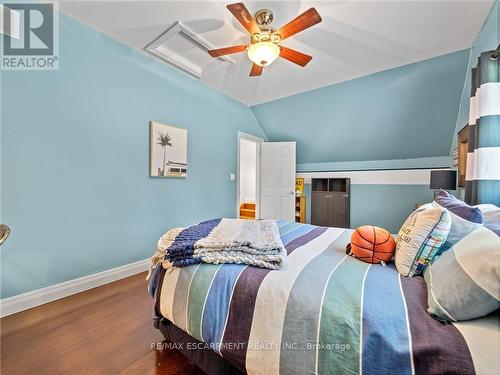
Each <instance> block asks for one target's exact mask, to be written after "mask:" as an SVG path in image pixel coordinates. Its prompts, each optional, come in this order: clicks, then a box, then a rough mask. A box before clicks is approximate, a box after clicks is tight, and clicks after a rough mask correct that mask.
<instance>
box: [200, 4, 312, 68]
mask: <svg viewBox="0 0 500 375" xmlns="http://www.w3.org/2000/svg"><path fill="white" fill-rule="evenodd" d="M227 9H229V11H230V12H231V13H232V14H233V16H234V17H235V18H236V19H237V20H238V21H239V22H240V23H241V24H242V25H243V27H244V28H245V29H246V30H247V31H248V32H249V33H250V44H249V45H246V44H242V45H238V46H232V47H226V48H219V49H213V50H210V51H208V53H209V54H210V56H212V57H219V56H223V55H230V54H232V53H238V52H244V51H247V53H248V58H249V59H250V60H252V62H253V65H252V69H251V70H250V77H255V76H260V75H261V74H262V69H263V68H264V67H265V66H268V65H270V64H271V63H272V62H273V61H274V60H276V59H277V58H278V56H281V57H283V58H284V59H286V60H288V61H291V62H293V63H295V64H297V65H300V66H302V67H303V66H306V65H307V63H308V62H309V61H311V59H312V56H309V55H306V54H304V53H301V52H298V51H295V50H293V49H290V48H287V47H284V46H280V45H279V43H280V42H281V41H282V40H285V39H286V38H288V37H290V36H292V35H295V34H297V33H299V32H301V31H303V30H305V29H307V28H309V27H311V26H313V25H316V24H317V23H320V22H321V17H320V15H319V13H318V12H317V11H316V9H314V8H310V9H308V10H306V11H305V12H304V13H302V14H301V15H300V16H298V17H296V18H294V19H293V20H291V21H290V22H288V23H287V24H286V25H284V26H282V27H280V28H279V29H278V30H275V29H274V28H272V27H271V26H270V24H271V22H272V21H273V12H271V11H270V10H269V9H261V10H259V11H257V13H256V14H255V19H254V18H253V17H252V15H251V14H250V12H249V11H248V9H247V8H246V7H245V5H244V4H243V3H236V4H229V5H228V6H227Z"/></svg>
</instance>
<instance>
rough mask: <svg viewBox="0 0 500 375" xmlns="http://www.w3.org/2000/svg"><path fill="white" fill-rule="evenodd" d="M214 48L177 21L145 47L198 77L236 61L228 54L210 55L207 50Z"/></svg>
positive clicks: (160, 57) (162, 58) (153, 53)
mask: <svg viewBox="0 0 500 375" xmlns="http://www.w3.org/2000/svg"><path fill="white" fill-rule="evenodd" d="M213 48H214V46H213V45H212V44H210V43H209V42H207V41H206V40H205V39H203V38H202V37H201V36H199V35H197V34H196V33H195V32H194V31H192V30H191V29H190V28H188V27H187V26H186V25H184V24H183V23H182V22H176V23H175V24H174V25H173V26H172V27H170V28H169V29H168V30H167V31H165V32H164V33H162V34H161V35H160V36H159V37H158V38H156V39H155V40H154V41H152V42H151V43H150V44H148V45H147V46H146V47H145V48H144V49H145V50H146V51H147V52H149V53H151V54H152V55H154V56H156V57H158V58H159V59H161V60H163V61H165V62H168V63H170V64H172V65H174V66H176V67H177V68H180V69H182V70H184V71H185V72H187V73H189V74H191V75H193V76H195V77H196V78H201V77H202V76H204V75H206V74H208V73H210V72H212V71H215V70H218V69H220V68H222V67H224V66H225V65H226V64H228V63H234V62H235V61H234V60H232V59H231V58H229V57H227V56H221V57H220V58H218V59H214V58H212V57H210V55H209V54H208V52H207V51H208V50H210V49H213Z"/></svg>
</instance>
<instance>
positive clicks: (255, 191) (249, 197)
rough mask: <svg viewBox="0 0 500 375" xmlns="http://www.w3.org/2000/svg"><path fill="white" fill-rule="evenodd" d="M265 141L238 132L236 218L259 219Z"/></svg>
mask: <svg viewBox="0 0 500 375" xmlns="http://www.w3.org/2000/svg"><path fill="white" fill-rule="evenodd" d="M262 141H263V139H261V138H258V137H254V136H252V135H249V134H245V133H242V132H238V176H237V177H238V178H237V181H238V190H237V192H238V198H237V207H236V210H237V214H236V217H238V218H241V219H248V220H255V219H258V218H259V212H260V211H259V208H260V207H259V204H260V143H261V142H262Z"/></svg>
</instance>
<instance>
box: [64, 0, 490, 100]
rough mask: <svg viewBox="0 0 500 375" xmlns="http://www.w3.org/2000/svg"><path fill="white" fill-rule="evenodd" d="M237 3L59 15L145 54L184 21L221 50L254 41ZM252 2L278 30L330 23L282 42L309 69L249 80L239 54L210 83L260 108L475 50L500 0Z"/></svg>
mask: <svg viewBox="0 0 500 375" xmlns="http://www.w3.org/2000/svg"><path fill="white" fill-rule="evenodd" d="M233 2H237V1H235V0H234V1H210V0H206V1H186V0H184V1H63V2H60V4H59V9H60V10H61V11H62V12H63V13H65V14H67V15H69V16H71V17H73V18H76V19H77V20H79V21H81V22H83V23H85V24H87V25H89V26H91V27H93V28H94V29H96V30H98V31H100V32H102V33H104V34H107V35H109V36H111V37H113V38H115V39H117V40H119V41H121V42H123V43H125V44H128V45H129V46H131V47H133V48H135V49H137V50H143V49H144V47H145V46H146V45H147V44H149V43H150V42H151V41H152V40H153V39H155V38H156V37H158V36H159V35H160V34H161V33H162V32H164V31H165V30H166V29H167V28H169V27H170V26H172V25H173V24H174V23H175V22H176V21H181V22H183V23H184V24H185V25H187V26H188V27H189V28H191V29H192V30H193V31H194V32H196V33H197V34H198V35H200V36H202V37H203V38H204V39H205V40H207V41H208V42H210V43H211V44H213V45H214V46H215V47H216V48H221V47H226V46H231V45H235V44H243V43H247V42H248V34H247V33H246V32H245V30H244V29H243V27H242V26H241V25H240V24H239V23H238V22H237V21H236V20H235V19H234V18H233V17H232V15H231V14H230V13H229V11H228V10H227V9H226V8H225V6H226V5H227V4H230V3H233ZM244 3H245V5H246V6H247V8H248V10H249V11H250V12H251V13H252V14H254V13H255V12H256V11H257V10H258V9H261V8H268V9H271V10H272V11H273V12H274V22H273V26H274V27H275V28H278V27H279V26H281V25H283V24H285V23H286V22H288V21H289V20H291V19H293V18H294V17H296V16H297V15H298V14H300V13H302V12H303V11H305V10H306V9H308V8H309V7H311V6H314V7H315V8H316V9H317V10H318V12H319V14H320V15H321V17H322V18H323V22H322V23H320V24H318V25H316V26H313V27H311V28H310V29H307V30H305V31H303V32H302V33H299V34H297V35H294V36H292V37H290V38H289V39H287V40H285V41H283V42H282V44H283V45H284V46H287V47H290V48H293V49H296V50H298V51H301V52H304V53H306V54H309V55H312V56H313V60H312V61H311V62H310V63H309V65H308V66H307V67H305V68H301V67H299V66H297V65H295V64H293V63H290V62H289V61H286V60H284V59H278V60H276V61H275V62H274V63H273V64H272V65H271V66H269V67H267V68H265V69H264V72H263V75H262V76H261V77H249V76H248V73H249V72H250V67H251V62H250V60H248V58H247V57H246V54H245V53H241V54H235V55H231V58H232V59H234V60H235V61H236V64H226V66H225V67H223V68H222V69H220V70H217V71H215V72H210V73H208V74H206V75H205V76H203V77H202V81H203V82H205V83H206V84H207V85H209V86H211V87H213V88H215V89H217V90H219V91H222V92H223V93H225V94H226V95H229V96H231V97H233V98H235V99H237V100H239V101H241V102H243V103H245V104H248V105H255V104H259V103H263V102H266V101H270V100H273V99H277V98H281V97H285V96H289V95H293V94H297V93H300V92H303V91H307V90H312V89H315V88H318V87H322V86H327V85H331V84H334V83H338V82H342V81H346V80H349V79H353V78H357V77H361V76H364V75H367V74H371V73H374V72H378V71H382V70H386V69H390V68H394V67H396V66H401V65H405V64H409V63H412V62H416V61H420V60H424V59H428V58H431V57H435V56H439V55H443V54H446V53H449V52H453V51H458V50H461V49H464V48H469V47H470V46H471V45H472V42H473V40H474V38H475V36H476V35H477V33H478V31H479V29H480V28H481V25H482V24H483V22H484V20H485V18H486V16H487V14H488V11H489V9H490V7H491V5H492V3H493V0H472V1H455V0H445V1H443V0H441V1H438V0H428V1H422V0H420V1H406V0H399V1H355V0H336V1H326V0H324V1H308V0H294V1H245V2H244Z"/></svg>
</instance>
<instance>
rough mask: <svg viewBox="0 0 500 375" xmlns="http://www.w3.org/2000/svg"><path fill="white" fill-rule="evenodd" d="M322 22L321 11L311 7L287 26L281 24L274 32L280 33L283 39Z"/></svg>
mask: <svg viewBox="0 0 500 375" xmlns="http://www.w3.org/2000/svg"><path fill="white" fill-rule="evenodd" d="M320 22H321V17H320V15H319V13H318V12H317V11H316V9H314V8H310V9H308V10H306V11H305V12H304V13H302V14H301V15H300V16H298V17H296V18H294V19H293V20H291V21H290V22H288V23H287V24H286V25H285V26H281V27H280V28H279V29H278V30H276V31H275V32H274V34H279V35H280V36H281V40H283V39H286V38H288V37H290V36H292V35H294V34H297V33H299V32H301V31H303V30H305V29H307V28H308V27H311V26H313V25H316V24H317V23H320Z"/></svg>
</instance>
